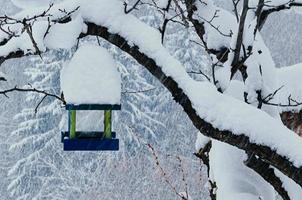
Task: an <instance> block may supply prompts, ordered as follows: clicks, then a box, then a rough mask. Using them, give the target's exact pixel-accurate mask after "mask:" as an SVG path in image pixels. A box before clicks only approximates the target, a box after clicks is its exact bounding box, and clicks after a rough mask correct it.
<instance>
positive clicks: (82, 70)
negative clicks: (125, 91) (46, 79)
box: [61, 45, 121, 104]
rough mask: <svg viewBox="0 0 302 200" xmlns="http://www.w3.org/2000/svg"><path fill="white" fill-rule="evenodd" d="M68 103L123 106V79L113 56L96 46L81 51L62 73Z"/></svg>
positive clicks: (81, 48)
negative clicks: (121, 101)
mask: <svg viewBox="0 0 302 200" xmlns="http://www.w3.org/2000/svg"><path fill="white" fill-rule="evenodd" d="M61 88H62V91H63V93H64V97H65V100H66V102H67V103H73V104H120V99H121V78H120V74H119V72H118V71H117V67H116V64H115V62H114V60H113V58H112V56H111V55H110V54H109V53H108V51H107V50H106V49H104V48H101V47H99V46H94V45H84V46H82V47H80V48H79V49H78V50H77V52H76V53H75V55H74V56H73V58H72V59H71V61H70V62H69V63H68V65H66V66H65V67H64V68H63V69H62V71H61Z"/></svg>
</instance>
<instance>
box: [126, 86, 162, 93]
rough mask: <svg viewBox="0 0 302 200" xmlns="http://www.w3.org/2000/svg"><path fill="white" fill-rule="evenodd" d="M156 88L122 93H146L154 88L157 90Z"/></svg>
mask: <svg viewBox="0 0 302 200" xmlns="http://www.w3.org/2000/svg"><path fill="white" fill-rule="evenodd" d="M155 89H156V87H155V88H150V89H146V90H137V91H123V92H122V94H136V93H145V92H150V91H152V90H155Z"/></svg>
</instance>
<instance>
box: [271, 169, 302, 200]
mask: <svg viewBox="0 0 302 200" xmlns="http://www.w3.org/2000/svg"><path fill="white" fill-rule="evenodd" d="M274 171H275V174H276V176H277V177H279V178H280V180H281V181H282V183H283V184H282V186H283V188H284V189H286V191H287V193H288V196H289V197H290V199H291V200H300V199H301V197H302V189H301V187H300V186H299V185H298V184H297V183H295V182H294V181H293V180H291V179H289V178H288V177H287V176H285V175H284V174H282V173H281V172H280V171H279V170H277V169H275V168H274Z"/></svg>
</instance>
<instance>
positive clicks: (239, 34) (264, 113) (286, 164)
mask: <svg viewBox="0 0 302 200" xmlns="http://www.w3.org/2000/svg"><path fill="white" fill-rule="evenodd" d="M149 4H150V5H153V6H155V7H156V8H157V9H158V10H159V12H161V13H162V14H163V16H164V20H163V21H164V22H163V25H162V26H161V28H159V31H158V30H156V29H155V28H153V27H151V26H149V25H147V24H146V23H144V22H142V21H140V20H138V19H137V18H136V17H135V16H134V15H132V12H134V11H135V10H136V9H139V6H144V5H145V4H143V3H141V2H140V1H136V2H135V4H134V5H133V7H132V8H130V9H128V8H127V4H124V3H123V2H121V1H118V0H115V1H113V0H93V1H90V2H89V4H88V3H87V2H85V1H81V0H79V1H63V2H61V3H57V4H53V5H52V4H51V5H50V6H48V7H38V8H35V9H25V10H23V11H21V12H20V13H18V14H17V15H15V16H12V17H9V16H3V17H0V27H1V28H0V30H2V31H0V63H1V64H2V63H4V62H5V61H6V60H9V59H13V58H21V57H24V56H29V55H40V56H42V57H43V53H45V52H47V51H49V50H52V49H61V48H65V49H70V48H72V47H73V46H76V45H77V44H78V41H79V40H81V39H82V38H85V37H87V36H97V37H101V38H103V39H104V40H106V41H108V42H109V43H111V44H112V45H115V46H117V47H118V48H119V49H121V50H122V51H124V52H126V53H127V54H129V55H130V56H131V57H132V58H133V59H135V60H136V61H137V62H138V63H139V64H141V65H142V66H144V67H145V68H146V69H147V70H148V71H149V72H150V73H151V74H152V75H153V76H154V77H156V78H157V79H158V80H159V81H160V82H161V84H162V85H164V86H165V87H166V88H167V90H168V91H169V92H170V93H171V95H172V96H173V98H174V100H175V101H176V102H177V103H178V104H179V105H180V106H181V107H182V109H183V110H184V112H185V113H186V114H187V116H188V117H189V118H190V120H191V122H192V124H193V125H194V126H195V127H196V129H197V130H198V131H199V132H200V133H201V134H203V135H204V136H206V137H207V139H209V138H210V139H211V141H212V148H211V150H209V151H208V153H209V159H210V161H209V167H210V168H211V171H210V172H209V175H210V176H211V179H214V180H213V182H216V183H217V188H218V189H217V190H218V195H217V198H218V199H222V197H221V196H222V194H223V193H224V192H226V190H227V189H225V188H224V187H223V184H226V183H225V180H223V179H219V178H217V177H215V175H213V174H218V172H217V171H219V169H218V168H217V165H219V163H221V162H222V161H223V159H222V160H218V158H220V157H221V155H223V153H222V152H223V151H225V152H224V153H232V154H233V155H234V157H232V158H228V159H230V160H231V161H233V162H235V163H238V165H237V166H236V167H238V168H244V167H246V166H247V167H250V168H252V169H254V170H255V172H257V173H258V176H260V177H262V178H263V179H264V180H265V181H267V182H268V183H270V184H271V185H272V186H273V187H274V188H275V190H276V191H277V192H279V194H280V195H281V196H282V197H283V198H284V199H291V198H292V197H291V194H290V193H289V194H288V192H289V190H288V188H287V187H284V185H282V181H281V180H284V179H291V180H290V181H291V183H290V184H297V185H299V186H300V187H302V153H301V151H299V149H302V140H301V138H300V137H299V136H298V135H297V134H295V133H294V132H293V131H291V130H289V129H288V128H286V127H285V126H284V125H283V124H282V123H281V120H280V116H279V115H280V113H282V112H284V111H292V110H295V111H300V108H301V103H300V102H301V100H302V98H301V96H300V95H299V94H301V93H299V89H297V88H296V87H295V88H293V87H291V85H294V84H296V82H297V81H299V80H298V77H292V75H293V74H297V72H299V71H301V70H300V68H298V67H291V69H292V70H287V71H286V70H285V69H277V68H276V67H275V65H274V62H273V60H272V58H271V55H270V52H269V50H268V48H267V47H266V46H265V44H264V42H263V39H262V37H261V34H260V29H261V28H262V27H263V26H264V22H265V20H266V18H267V17H268V16H269V15H270V13H273V12H278V11H282V10H285V9H290V8H293V7H299V6H300V5H301V2H299V1H293V0H291V1H278V2H276V3H274V2H269V3H267V2H265V1H262V0H259V1H257V0H255V1H248V0H243V1H242V4H241V12H239V11H238V9H239V8H238V7H237V6H238V2H237V3H234V12H235V14H232V13H230V12H228V11H226V10H224V9H222V8H220V7H217V6H216V5H215V4H214V3H213V2H212V1H211V0H205V1H194V0H186V1H184V2H183V1H166V4H164V5H159V4H156V3H155V2H150V3H148V4H146V5H148V6H150V5H149ZM167 16H168V17H167ZM170 16H173V17H170ZM236 16H237V17H236ZM168 22H169V23H170V22H172V23H178V24H180V26H181V27H182V28H188V24H189V23H190V25H192V26H193V30H194V32H195V33H196V35H197V36H198V37H196V40H197V41H195V42H197V43H200V44H201V45H202V47H203V49H204V52H205V53H207V55H208V56H209V57H210V59H211V62H212V63H211V65H210V66H209V68H210V69H211V70H210V71H211V73H210V74H209V76H210V77H211V78H209V79H210V80H209V81H197V80H194V79H193V78H192V77H190V76H189V74H188V73H187V72H186V70H185V68H184V66H183V65H182V64H181V63H180V61H178V60H177V59H175V58H174V57H173V56H171V55H170V53H169V52H168V50H167V49H166V48H165V47H164V42H165V39H164V38H165V37H164V35H165V33H164V32H165V31H167V30H166V29H167V23H168ZM0 75H1V74H0ZM4 78H5V76H4V77H3V78H2V79H3V80H4ZM6 79H7V78H6ZM8 81H9V80H8ZM293 82H294V83H293ZM0 83H1V82H0ZM280 84H281V85H280ZM281 86H282V87H281ZM280 88H281V89H280ZM16 89H17V88H16ZM33 92H35V91H33ZM2 93H4V94H5V91H3V92H2ZM0 94H1V92H0ZM43 94H45V95H49V94H48V93H43ZM49 96H53V97H55V98H57V99H61V97H59V96H58V95H55V94H52V95H49ZM283 140H286V143H285V142H283ZM219 152H220V153H219ZM211 156H212V158H211ZM229 156H231V155H229ZM201 157H202V156H201ZM225 159H227V158H225ZM244 161H246V162H245V164H246V166H244ZM235 165H236V164H235ZM226 166H227V164H226ZM229 166H230V165H229ZM264 168H265V169H266V170H268V172H269V174H267V173H265V174H263V169H264ZM226 169H228V167H226ZM244 170H247V169H245V168H244ZM276 171H277V172H278V173H279V174H278V173H276ZM249 173H250V172H249ZM211 174H212V175H211ZM276 174H278V175H276ZM243 178H244V177H243ZM262 181H263V180H262ZM234 187H235V186H234ZM268 190H269V189H268ZM236 191H237V190H236ZM237 193H238V194H239V193H240V192H238V191H237ZM260 193H261V192H260ZM253 195H254V196H257V195H258V197H257V199H258V198H260V197H259V195H260V194H258V193H257V194H252V196H253ZM232 197H234V199H235V198H238V199H239V196H235V195H234V196H232ZM232 197H230V198H232ZM261 198H262V197H261ZM251 199H252V198H251Z"/></svg>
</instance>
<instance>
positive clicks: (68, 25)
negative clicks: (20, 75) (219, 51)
mask: <svg viewBox="0 0 302 200" xmlns="http://www.w3.org/2000/svg"><path fill="white" fill-rule="evenodd" d="M55 7H56V8H58V7H60V9H61V10H64V8H65V7H66V9H65V10H74V9H76V8H78V7H79V9H78V12H75V13H73V14H71V16H70V18H68V20H66V21H64V24H60V27H56V31H52V30H51V29H50V32H51V33H49V34H51V39H49V38H48V41H47V39H46V38H47V37H45V38H44V35H45V33H46V32H47V27H48V19H39V20H38V21H36V22H35V24H38V22H39V23H41V24H44V25H45V26H43V27H42V28H41V26H32V31H33V36H34V39H35V41H36V42H37V46H38V47H40V46H42V47H44V48H39V50H40V51H41V52H44V51H46V50H47V49H52V48H59V47H58V46H56V45H53V43H52V42H54V43H55V40H56V39H57V38H62V37H63V38H65V39H68V38H72V39H73V40H72V41H74V43H73V45H74V44H75V43H76V41H75V40H74V38H78V37H79V36H80V37H81V38H82V37H85V36H89V35H97V36H100V37H102V38H103V39H105V40H107V41H108V42H110V43H111V44H113V45H115V46H117V47H119V48H120V49H121V50H123V51H124V52H126V53H128V54H129V55H131V56H132V57H133V58H134V59H135V60H136V61H137V62H138V63H140V64H141V65H143V66H144V67H145V68H146V69H147V70H148V71H149V72H150V73H151V74H152V75H154V76H155V77H156V78H157V79H158V80H159V81H160V82H161V83H162V84H163V85H164V86H165V87H166V88H167V89H168V90H169V91H170V92H171V94H172V96H173V97H174V100H175V101H176V102H178V103H179V104H180V105H181V106H182V108H183V109H184V111H185V112H186V113H187V115H188V116H189V118H190V120H191V121H192V123H193V124H194V126H195V127H196V128H197V129H198V130H200V132H201V133H203V134H204V135H205V136H208V137H210V138H214V139H216V140H219V141H222V142H225V143H228V144H230V145H233V146H236V147H238V148H239V149H242V150H244V151H246V152H248V153H252V154H255V155H257V156H258V157H259V158H260V159H262V160H265V161H266V162H267V163H269V164H270V165H272V166H274V167H276V168H277V169H279V170H280V171H281V172H282V173H284V174H285V175H286V176H288V177H289V178H291V179H293V180H294V181H295V182H296V183H297V184H299V185H300V186H302V152H301V151H299V150H300V149H302V141H301V139H300V138H299V137H298V136H297V135H296V134H295V133H294V132H292V131H290V130H289V129H287V128H286V127H285V126H283V125H282V124H280V122H279V121H278V120H275V119H273V118H272V117H271V116H269V115H268V114H266V113H265V112H263V111H261V110H258V109H256V108H254V107H252V106H250V105H247V104H246V103H244V102H242V101H239V100H236V99H234V98H232V97H229V96H226V95H223V94H220V93H219V92H218V91H217V89H216V87H214V86H213V85H212V84H210V83H208V82H197V81H194V80H193V79H191V78H190V76H189V75H188V74H187V72H186V71H185V69H184V67H183V66H182V64H181V63H180V62H179V61H177V60H176V59H174V58H173V57H172V56H171V55H170V54H169V53H168V51H167V50H166V49H165V48H164V47H163V46H162V44H161V35H160V34H159V32H158V31H157V30H155V29H153V28H151V27H150V26H148V25H146V24H144V23H143V22H141V21H139V20H138V19H137V18H136V17H134V16H133V15H131V14H125V13H124V6H123V4H122V3H121V2H120V1H113V0H92V1H90V3H89V4H87V2H85V1H79V2H78V3H74V2H73V1H64V2H63V3H61V4H57V5H55V6H53V7H52V9H53V8H55ZM59 13H61V12H59ZM33 15H34V14H33ZM52 16H55V14H52ZM57 17H58V19H59V18H60V17H62V13H61V14H57ZM69 20H70V21H69ZM73 22H76V23H73ZM38 27H39V28H38ZM22 28H23V27H22V26H21V27H20V30H22ZM35 28H37V29H35ZM20 30H19V32H20ZM57 30H59V31H57ZM41 36H42V37H41ZM20 37H21V36H20ZM20 37H19V38H20ZM50 41H51V42H50ZM72 41H71V42H72ZM24 42H25V43H26V42H29V43H30V44H31V49H30V51H28V49H26V48H25V49H24V46H23V43H24ZM13 44H14V45H13V47H12V44H11V41H10V42H7V43H6V44H2V45H1V46H0V55H1V57H0V61H1V63H2V62H4V61H5V60H7V59H10V58H17V57H22V56H25V55H30V54H38V53H39V52H37V50H35V48H34V47H33V44H32V42H31V40H30V38H29V37H23V38H22V40H18V41H14V43H13ZM52 45H53V46H52ZM67 46H70V45H67ZM27 47H28V46H27ZM260 127H261V128H260ZM284 138H286V140H287V142H286V144H285V143H284V142H282V141H283V139H284Z"/></svg>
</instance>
